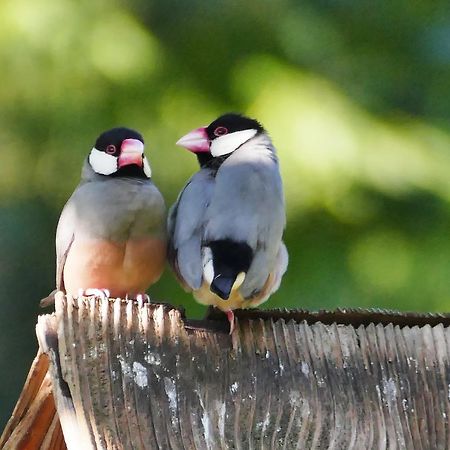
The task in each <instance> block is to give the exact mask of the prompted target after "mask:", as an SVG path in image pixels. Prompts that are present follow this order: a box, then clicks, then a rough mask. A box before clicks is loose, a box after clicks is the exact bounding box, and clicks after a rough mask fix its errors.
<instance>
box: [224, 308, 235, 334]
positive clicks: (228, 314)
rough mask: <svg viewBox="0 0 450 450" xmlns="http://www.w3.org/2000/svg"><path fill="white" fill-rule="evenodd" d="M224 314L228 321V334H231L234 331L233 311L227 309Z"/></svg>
mask: <svg viewBox="0 0 450 450" xmlns="http://www.w3.org/2000/svg"><path fill="white" fill-rule="evenodd" d="M225 314H226V315H227V318H228V322H230V335H232V334H233V331H234V312H233V311H227V312H226V313H225Z"/></svg>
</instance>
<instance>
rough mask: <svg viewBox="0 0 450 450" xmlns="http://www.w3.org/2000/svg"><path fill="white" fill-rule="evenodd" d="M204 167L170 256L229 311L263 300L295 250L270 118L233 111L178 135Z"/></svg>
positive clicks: (205, 295)
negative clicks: (264, 121)
mask: <svg viewBox="0 0 450 450" xmlns="http://www.w3.org/2000/svg"><path fill="white" fill-rule="evenodd" d="M177 144H178V145H181V146H183V147H185V148H187V149H188V150H190V151H191V152H193V153H195V154H196V156H197V159H198V162H199V164H200V170H199V171H198V172H197V173H195V174H194V175H193V176H192V178H191V179H190V180H189V182H188V183H187V184H186V186H185V187H184V189H183V190H182V192H181V193H180V195H179V196H178V199H177V202H176V203H175V205H174V206H172V208H171V210H170V212H169V220H168V234H169V255H168V259H169V262H170V264H171V266H172V268H173V270H174V272H175V274H176V275H177V277H178V279H179V280H180V282H181V283H182V285H183V286H184V288H185V289H186V290H188V291H191V292H192V293H193V295H194V297H195V298H196V299H197V300H198V301H199V302H200V303H203V304H206V305H214V306H216V307H217V308H219V309H221V310H222V311H224V312H225V313H226V314H227V316H228V320H229V321H230V333H232V331H233V329H234V313H233V311H234V310H235V309H237V308H251V307H256V306H258V305H260V304H261V303H263V302H264V301H266V300H267V299H268V298H269V296H270V295H271V294H272V293H273V292H275V291H276V290H277V289H278V287H279V286H280V282H281V278H282V276H283V274H284V273H285V271H286V268H287V264H288V254H287V250H286V247H285V245H284V243H283V241H282V236H283V230H284V226H285V223H286V219H285V208H284V196H283V186H282V181H281V176H280V171H279V165H278V158H277V155H276V151H275V148H274V146H273V145H272V141H271V139H270V137H269V135H268V134H267V132H266V131H265V129H264V128H263V127H262V125H261V124H260V123H259V122H258V121H256V120H254V119H251V118H249V117H245V116H242V115H239V114H225V115H223V116H221V117H219V118H218V119H216V120H214V121H213V122H212V123H211V124H209V125H208V126H207V127H201V128H198V129H196V130H193V131H191V132H190V133H188V134H187V135H185V136H183V137H182V138H181V139H180V140H179V141H178V142H177Z"/></svg>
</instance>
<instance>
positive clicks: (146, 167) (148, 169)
mask: <svg viewBox="0 0 450 450" xmlns="http://www.w3.org/2000/svg"><path fill="white" fill-rule="evenodd" d="M143 167H144V173H145V176H146V177H148V178H151V177H152V169H151V167H150V163H149V162H148V160H147V157H146V156H144V166H143Z"/></svg>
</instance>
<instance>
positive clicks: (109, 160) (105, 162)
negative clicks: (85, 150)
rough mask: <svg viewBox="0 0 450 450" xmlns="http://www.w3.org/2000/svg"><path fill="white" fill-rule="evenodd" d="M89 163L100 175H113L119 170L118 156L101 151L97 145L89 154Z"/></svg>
mask: <svg viewBox="0 0 450 450" xmlns="http://www.w3.org/2000/svg"><path fill="white" fill-rule="evenodd" d="M89 164H90V165H91V167H92V169H93V170H94V172H96V173H98V174H100V175H111V174H112V173H114V172H117V158H116V157H115V156H113V155H108V154H107V153H105V152H101V151H100V150H97V149H96V148H95V147H94V148H93V149H92V150H91V153H90V154H89Z"/></svg>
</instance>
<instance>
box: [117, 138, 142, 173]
mask: <svg viewBox="0 0 450 450" xmlns="http://www.w3.org/2000/svg"><path fill="white" fill-rule="evenodd" d="M131 164H135V165H137V166H139V167H142V166H143V165H144V144H143V143H142V142H141V141H140V140H139V139H125V140H124V141H123V142H122V145H121V147H120V156H119V168H121V167H125V166H130V165H131Z"/></svg>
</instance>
